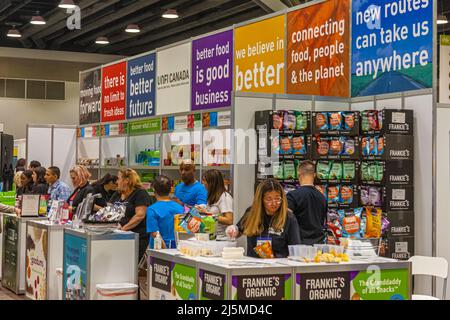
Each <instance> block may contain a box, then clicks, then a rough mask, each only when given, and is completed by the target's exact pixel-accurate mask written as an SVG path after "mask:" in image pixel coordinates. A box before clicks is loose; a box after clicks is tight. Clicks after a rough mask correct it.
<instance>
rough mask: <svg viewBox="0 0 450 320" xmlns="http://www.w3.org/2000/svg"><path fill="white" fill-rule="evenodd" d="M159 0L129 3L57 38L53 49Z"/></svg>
mask: <svg viewBox="0 0 450 320" xmlns="http://www.w3.org/2000/svg"><path fill="white" fill-rule="evenodd" d="M158 1H159V0H138V1H136V2H135V3H133V4H131V5H129V6H127V7H125V8H121V9H120V10H117V11H116V12H114V13H113V14H110V15H106V16H104V17H103V18H100V19H98V20H95V21H93V22H92V23H91V24H88V25H84V26H83V28H81V29H80V30H74V31H72V32H68V33H67V34H65V35H64V36H62V37H60V38H58V39H56V40H55V41H54V42H53V43H52V45H51V49H53V50H57V49H59V48H60V47H61V45H62V44H64V43H66V42H68V41H71V40H73V39H75V38H78V37H79V36H81V35H83V34H85V33H89V32H92V31H95V30H97V29H99V28H102V26H103V25H105V24H107V23H111V22H113V21H116V20H119V19H122V18H124V17H126V16H128V15H130V14H133V13H134V12H138V11H140V10H142V9H144V8H145V7H148V6H151V5H153V4H155V3H156V2H158Z"/></svg>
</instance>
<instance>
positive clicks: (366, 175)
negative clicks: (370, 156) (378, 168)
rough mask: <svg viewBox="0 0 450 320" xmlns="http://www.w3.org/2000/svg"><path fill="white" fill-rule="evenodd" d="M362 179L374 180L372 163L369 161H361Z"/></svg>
mask: <svg viewBox="0 0 450 320" xmlns="http://www.w3.org/2000/svg"><path fill="white" fill-rule="evenodd" d="M361 180H363V181H372V180H373V177H372V175H371V170H370V164H369V163H368V162H361Z"/></svg>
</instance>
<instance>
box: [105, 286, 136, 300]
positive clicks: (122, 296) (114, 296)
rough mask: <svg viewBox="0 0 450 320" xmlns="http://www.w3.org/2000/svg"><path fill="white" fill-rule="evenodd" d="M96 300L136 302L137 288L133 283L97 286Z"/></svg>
mask: <svg viewBox="0 0 450 320" xmlns="http://www.w3.org/2000/svg"><path fill="white" fill-rule="evenodd" d="M96 287H97V300H137V297H138V290H139V286H138V285H136V284H134V283H106V284H98V285H97V286H96Z"/></svg>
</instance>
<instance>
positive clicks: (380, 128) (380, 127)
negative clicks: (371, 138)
mask: <svg viewBox="0 0 450 320" xmlns="http://www.w3.org/2000/svg"><path fill="white" fill-rule="evenodd" d="M377 113H378V130H382V129H383V111H378V112H377Z"/></svg>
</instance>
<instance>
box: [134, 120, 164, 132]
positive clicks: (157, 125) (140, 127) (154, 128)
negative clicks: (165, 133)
mask: <svg viewBox="0 0 450 320" xmlns="http://www.w3.org/2000/svg"><path fill="white" fill-rule="evenodd" d="M159 131H161V119H159V118H156V119H150V120H143V121H135V122H131V123H130V124H129V132H130V134H131V135H135V134H142V133H154V132H159Z"/></svg>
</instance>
